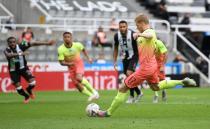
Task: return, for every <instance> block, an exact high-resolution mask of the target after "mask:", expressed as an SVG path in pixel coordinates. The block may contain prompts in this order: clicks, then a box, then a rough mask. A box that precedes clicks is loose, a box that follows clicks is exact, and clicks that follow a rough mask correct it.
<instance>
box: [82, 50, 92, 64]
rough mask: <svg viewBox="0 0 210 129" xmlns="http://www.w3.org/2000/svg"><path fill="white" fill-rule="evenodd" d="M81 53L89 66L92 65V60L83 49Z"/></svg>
mask: <svg viewBox="0 0 210 129" xmlns="http://www.w3.org/2000/svg"><path fill="white" fill-rule="evenodd" d="M82 53H83V54H84V56H85V57H86V59H87V60H88V62H89V63H90V64H92V63H93V60H92V58H90V57H89V55H88V53H87V51H86V50H85V49H83V50H82Z"/></svg>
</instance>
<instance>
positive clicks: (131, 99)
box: [126, 88, 135, 103]
mask: <svg viewBox="0 0 210 129" xmlns="http://www.w3.org/2000/svg"><path fill="white" fill-rule="evenodd" d="M134 100H135V99H134V88H131V89H130V96H129V97H128V99H127V101H126V103H133V102H134Z"/></svg>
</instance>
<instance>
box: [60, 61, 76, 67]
mask: <svg viewBox="0 0 210 129" xmlns="http://www.w3.org/2000/svg"><path fill="white" fill-rule="evenodd" d="M59 63H60V64H61V65H62V66H72V65H74V63H73V62H66V61H64V60H59Z"/></svg>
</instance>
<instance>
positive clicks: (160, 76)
mask: <svg viewBox="0 0 210 129" xmlns="http://www.w3.org/2000/svg"><path fill="white" fill-rule="evenodd" d="M158 77H159V79H160V81H163V80H165V78H166V75H165V66H164V64H163V66H162V69H160V70H159V75H158ZM166 100H167V94H166V89H163V90H162V101H166Z"/></svg>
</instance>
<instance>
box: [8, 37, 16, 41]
mask: <svg viewBox="0 0 210 129" xmlns="http://www.w3.org/2000/svg"><path fill="white" fill-rule="evenodd" d="M11 39H15V40H16V38H15V37H13V36H10V37H9V38H7V43H9V41H10V40H11Z"/></svg>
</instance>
